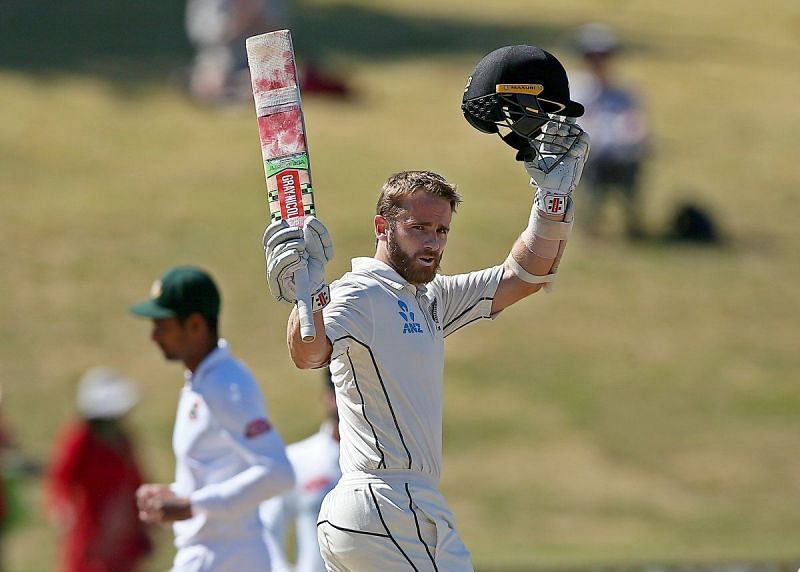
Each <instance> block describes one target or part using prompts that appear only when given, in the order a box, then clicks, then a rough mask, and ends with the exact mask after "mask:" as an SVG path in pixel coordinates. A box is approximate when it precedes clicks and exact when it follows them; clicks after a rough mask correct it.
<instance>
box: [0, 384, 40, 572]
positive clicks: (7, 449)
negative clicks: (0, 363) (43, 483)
mask: <svg viewBox="0 0 800 572" xmlns="http://www.w3.org/2000/svg"><path fill="white" fill-rule="evenodd" d="M3 395H4V393H3V387H2V386H0V407H2V405H3ZM40 472H41V466H40V463H38V462H37V461H35V460H33V459H30V458H29V457H27V456H26V455H24V454H23V453H22V452H21V451H20V450H19V448H18V447H17V444H16V442H15V440H14V436H13V434H12V432H11V430H10V429H9V427H8V425H7V424H6V421H5V416H4V415H3V410H2V409H1V408H0V570H3V541H4V537H5V534H6V533H7V532H8V531H9V530H10V529H11V528H12V527H13V526H14V525H15V524H17V523H19V521H20V520H22V518H23V517H24V506H23V504H22V502H21V498H20V493H19V490H18V487H19V485H20V483H21V481H22V479H23V478H25V477H29V476H38V475H39V474H40Z"/></svg>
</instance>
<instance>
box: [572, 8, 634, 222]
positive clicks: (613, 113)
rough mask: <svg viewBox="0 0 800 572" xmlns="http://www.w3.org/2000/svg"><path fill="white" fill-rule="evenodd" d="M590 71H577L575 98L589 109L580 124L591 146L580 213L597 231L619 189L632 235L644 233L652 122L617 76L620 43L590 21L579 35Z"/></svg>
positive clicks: (609, 32)
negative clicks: (643, 183)
mask: <svg viewBox="0 0 800 572" xmlns="http://www.w3.org/2000/svg"><path fill="white" fill-rule="evenodd" d="M575 44H576V48H577V50H578V51H579V53H580V54H581V56H582V57H583V61H584V63H585V65H586V72H584V73H581V74H577V75H575V77H574V78H572V79H573V81H572V82H571V84H572V91H573V97H574V99H575V100H577V101H579V102H581V103H583V105H584V107H585V108H586V113H585V114H584V116H583V117H581V118H580V119H579V120H578V122H579V124H580V125H581V126H582V127H583V128H584V129H586V131H588V132H589V135H590V136H591V139H592V143H591V145H592V147H591V151H590V153H589V159H588V161H587V163H586V167H585V169H584V172H583V186H584V189H585V190H586V196H587V197H588V199H589V201H588V202H589V204H588V208H586V210H585V211H584V212H583V214H582V215H581V216H582V218H583V220H584V221H585V222H584V223H583V224H585V228H586V229H587V230H588V231H589V232H593V233H596V232H598V231H599V227H600V224H601V222H602V209H603V206H604V203H605V202H606V200H607V199H608V196H609V195H610V194H611V193H612V192H615V191H616V192H618V193H619V194H620V199H621V201H622V205H623V214H624V218H625V231H626V233H627V235H628V237H629V238H639V237H641V236H642V235H643V225H642V215H641V197H640V191H639V175H640V171H641V166H642V162H643V160H644V159H645V158H646V157H647V155H648V152H649V145H648V141H649V126H648V121H647V118H646V116H645V113H644V111H643V109H642V106H641V104H640V101H639V97H638V96H637V95H636V93H635V92H634V91H633V90H632V89H631V88H629V87H627V86H625V85H623V84H621V83H620V82H618V81H617V79H616V76H615V73H614V69H613V62H614V60H615V57H616V55H617V54H618V52H619V49H620V46H619V42H618V40H617V37H616V35H615V34H614V32H613V31H612V30H611V29H610V28H609V27H608V26H606V25H604V24H597V23H594V24H587V25H585V26H582V27H581V28H579V29H578V30H577V32H576V34H575Z"/></svg>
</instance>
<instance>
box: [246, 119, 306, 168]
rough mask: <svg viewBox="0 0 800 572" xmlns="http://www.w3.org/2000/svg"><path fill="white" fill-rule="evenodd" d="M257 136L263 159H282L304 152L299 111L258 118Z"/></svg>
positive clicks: (303, 138) (304, 143)
mask: <svg viewBox="0 0 800 572" xmlns="http://www.w3.org/2000/svg"><path fill="white" fill-rule="evenodd" d="M258 134H259V137H260V138H261V148H262V149H263V151H264V156H265V157H283V156H285V155H290V154H292V153H302V152H303V151H305V150H306V138H305V134H304V133H303V117H302V115H301V113H300V110H299V109H292V110H290V111H285V112H283V113H275V114H273V115H267V116H264V117H259V118H258Z"/></svg>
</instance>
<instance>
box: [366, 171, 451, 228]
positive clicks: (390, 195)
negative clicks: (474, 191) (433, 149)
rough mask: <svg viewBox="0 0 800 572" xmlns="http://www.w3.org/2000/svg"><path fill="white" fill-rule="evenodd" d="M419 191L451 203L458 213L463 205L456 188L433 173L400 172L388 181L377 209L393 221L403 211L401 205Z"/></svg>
mask: <svg viewBox="0 0 800 572" xmlns="http://www.w3.org/2000/svg"><path fill="white" fill-rule="evenodd" d="M417 191H422V192H423V193H428V194H430V195H434V196H437V197H441V198H443V199H445V200H447V201H449V202H450V208H451V209H453V212H456V208H457V207H458V205H460V204H461V201H462V199H461V195H460V194H459V193H458V191H457V190H456V186H455V185H453V184H451V183H448V182H447V181H446V180H445V178H444V177H442V176H441V175H439V174H437V173H433V172H431V171H400V172H399V173H395V174H394V175H392V176H391V177H389V178H388V179H387V181H386V182H385V183H384V184H383V188H382V189H381V195H380V197H378V204H377V206H376V208H375V212H376V214H379V215H381V216H383V217H384V218H386V219H387V220H389V221H393V220H394V218H395V217H396V216H397V214H398V213H399V212H400V211H401V210H402V207H401V206H400V203H401V202H402V201H403V199H405V198H408V197H410V196H411V195H413V194H414V193H415V192H417Z"/></svg>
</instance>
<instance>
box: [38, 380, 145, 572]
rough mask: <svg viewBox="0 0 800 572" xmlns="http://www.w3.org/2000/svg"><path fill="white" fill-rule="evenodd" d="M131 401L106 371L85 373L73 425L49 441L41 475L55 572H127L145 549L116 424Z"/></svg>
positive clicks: (131, 461)
mask: <svg viewBox="0 0 800 572" xmlns="http://www.w3.org/2000/svg"><path fill="white" fill-rule="evenodd" d="M137 401H138V392H137V390H136V388H135V387H134V385H133V383H132V382H130V381H128V380H126V379H124V378H122V377H120V375H119V374H118V373H116V372H115V371H114V370H112V369H110V368H106V367H96V368H92V369H90V370H89V371H87V372H86V373H85V374H84V376H83V377H82V378H81V380H80V384H79V386H78V395H77V410H78V414H79V415H80V419H79V420H77V421H76V422H74V423H72V424H70V425H69V426H68V427H66V428H65V429H64V431H63V432H62V434H61V435H60V437H59V438H58V439H57V441H56V446H55V449H54V451H53V458H52V462H51V464H50V468H49V473H48V500H49V513H50V515H51V518H52V520H54V521H55V523H56V524H57V525H58V527H59V528H60V529H61V532H62V549H61V556H60V558H59V564H60V569H61V570H64V571H68V572H111V571H114V572H130V571H134V570H137V569H138V565H139V563H140V561H141V560H142V559H143V558H144V557H145V556H146V555H147V554H148V553H150V551H151V544H150V540H149V538H148V536H147V534H146V532H145V529H144V525H143V524H142V523H141V522H140V521H139V518H138V511H137V508H136V489H137V488H138V487H139V486H140V485H141V484H142V476H141V473H140V470H139V466H138V464H137V461H136V458H135V455H134V451H133V446H132V443H131V440H130V438H129V436H128V434H127V433H126V431H125V429H124V428H123V426H122V423H121V419H122V418H123V416H124V415H125V414H126V413H128V411H130V409H131V408H132V407H133V406H134V405H135V404H136V402H137Z"/></svg>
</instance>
